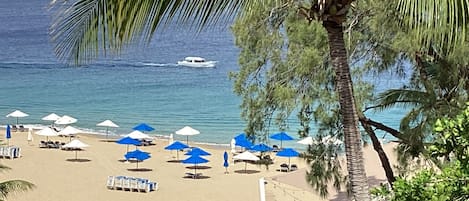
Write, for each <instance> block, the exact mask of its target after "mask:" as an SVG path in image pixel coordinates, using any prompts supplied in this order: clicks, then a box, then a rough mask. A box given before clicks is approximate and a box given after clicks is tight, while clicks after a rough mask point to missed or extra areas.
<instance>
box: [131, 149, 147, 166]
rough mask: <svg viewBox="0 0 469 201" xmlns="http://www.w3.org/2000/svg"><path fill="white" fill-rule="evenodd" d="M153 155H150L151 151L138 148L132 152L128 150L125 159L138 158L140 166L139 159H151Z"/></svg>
mask: <svg viewBox="0 0 469 201" xmlns="http://www.w3.org/2000/svg"><path fill="white" fill-rule="evenodd" d="M150 157H151V156H150V153H148V152H143V151H140V150H138V149H136V150H135V151H130V152H127V153H126V154H125V159H126V160H129V159H132V158H134V159H137V168H138V161H144V160H146V159H149V158H150Z"/></svg>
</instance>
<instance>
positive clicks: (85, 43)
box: [49, 0, 256, 64]
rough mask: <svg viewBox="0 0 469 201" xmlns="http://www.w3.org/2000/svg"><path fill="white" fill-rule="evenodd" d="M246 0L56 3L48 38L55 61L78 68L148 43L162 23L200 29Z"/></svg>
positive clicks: (224, 18)
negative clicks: (54, 54)
mask: <svg viewBox="0 0 469 201" xmlns="http://www.w3.org/2000/svg"><path fill="white" fill-rule="evenodd" d="M255 2H256V1H250V0H237V1H226V0H198V1H193V0H172V1H169V0H133V1H120V0H76V1H74V2H70V1H67V0H58V1H55V2H54V3H52V6H51V8H52V10H54V11H55V12H56V13H55V15H54V20H53V23H52V25H51V29H50V31H49V32H50V35H51V39H52V43H53V44H54V49H55V53H56V55H57V56H58V58H59V59H60V60H62V61H66V62H70V63H71V62H74V63H75V64H81V63H86V62H89V61H91V60H93V59H96V58H97V57H98V56H99V54H104V55H106V54H108V52H109V51H110V52H111V53H113V54H118V53H120V51H121V50H122V48H123V47H125V46H126V45H129V44H132V43H135V42H142V41H141V40H142V39H145V41H146V42H148V41H149V40H150V39H151V38H152V36H153V34H154V33H155V32H156V30H157V29H158V28H159V27H160V26H161V25H168V24H170V23H172V22H177V23H181V24H187V23H189V22H190V24H191V25H192V26H193V27H197V28H198V29H199V30H200V29H202V28H204V27H206V26H208V25H213V24H216V23H223V22H225V23H226V22H228V21H229V20H231V19H232V18H233V17H234V16H236V15H240V14H241V13H242V12H241V11H242V10H243V8H249V7H250V6H251V5H252V4H254V3H255Z"/></svg>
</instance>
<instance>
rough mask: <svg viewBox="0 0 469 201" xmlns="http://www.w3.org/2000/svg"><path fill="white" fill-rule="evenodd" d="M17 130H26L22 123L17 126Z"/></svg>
mask: <svg viewBox="0 0 469 201" xmlns="http://www.w3.org/2000/svg"><path fill="white" fill-rule="evenodd" d="M18 130H19V131H20V132H25V131H26V129H25V128H24V126H23V125H20V126H19V127H18Z"/></svg>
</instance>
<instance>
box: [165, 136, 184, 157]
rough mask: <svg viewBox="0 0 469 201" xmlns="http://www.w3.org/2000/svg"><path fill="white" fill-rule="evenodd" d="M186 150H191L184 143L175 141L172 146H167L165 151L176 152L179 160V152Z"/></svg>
mask: <svg viewBox="0 0 469 201" xmlns="http://www.w3.org/2000/svg"><path fill="white" fill-rule="evenodd" d="M185 148H189V146H188V145H187V144H184V143H182V142H179V141H175V142H173V143H172V144H170V145H168V146H166V147H165V148H164V149H166V150H176V155H177V160H179V150H182V149H185Z"/></svg>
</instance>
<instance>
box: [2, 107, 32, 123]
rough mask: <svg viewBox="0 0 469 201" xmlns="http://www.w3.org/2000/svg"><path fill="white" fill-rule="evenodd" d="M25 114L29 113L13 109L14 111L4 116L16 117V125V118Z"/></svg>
mask: <svg viewBox="0 0 469 201" xmlns="http://www.w3.org/2000/svg"><path fill="white" fill-rule="evenodd" d="M27 116H29V114H26V113H24V112H21V111H19V110H15V111H14V112H12V113H10V114H7V116H6V117H16V124H17V125H18V118H21V117H27Z"/></svg>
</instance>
